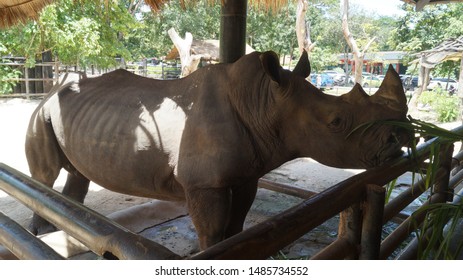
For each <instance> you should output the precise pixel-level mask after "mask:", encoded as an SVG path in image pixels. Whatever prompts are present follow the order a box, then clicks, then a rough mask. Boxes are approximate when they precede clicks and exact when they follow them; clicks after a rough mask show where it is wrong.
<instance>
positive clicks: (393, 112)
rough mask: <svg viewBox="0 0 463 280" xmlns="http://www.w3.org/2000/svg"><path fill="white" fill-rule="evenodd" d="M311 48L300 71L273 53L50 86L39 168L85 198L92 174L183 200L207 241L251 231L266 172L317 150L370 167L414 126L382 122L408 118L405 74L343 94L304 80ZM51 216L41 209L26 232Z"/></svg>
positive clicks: (345, 164)
mask: <svg viewBox="0 0 463 280" xmlns="http://www.w3.org/2000/svg"><path fill="white" fill-rule="evenodd" d="M309 74H310V64H309V60H308V56H307V54H306V53H303V55H302V56H301V58H300V60H299V62H298V64H297V65H296V67H295V68H294V70H293V71H289V70H285V69H283V68H282V66H281V65H280V63H279V59H278V56H277V55H276V54H275V53H274V52H271V51H269V52H264V53H260V52H254V53H252V54H249V55H245V56H243V57H242V58H240V59H239V60H238V61H236V62H235V63H230V64H217V65H211V66H207V67H204V68H201V69H199V70H197V71H196V72H194V73H192V74H191V75H189V76H187V77H185V78H182V79H178V80H166V81H161V80H154V79H150V78H145V77H141V76H137V75H134V74H132V73H130V72H127V71H125V70H116V71H114V72H111V73H108V74H105V75H103V76H101V77H97V78H88V79H83V80H81V81H79V82H74V83H71V84H69V85H66V86H65V87H63V88H61V89H60V90H58V91H57V92H55V93H52V94H50V95H49V96H47V97H46V98H45V99H44V100H43V101H42V102H41V104H40V105H39V106H38V108H37V109H36V110H35V112H34V113H33V115H32V117H31V121H30V125H29V127H28V131H27V137H26V155H27V160H28V163H29V167H30V172H31V176H32V177H33V178H34V179H36V180H38V181H40V182H42V183H43V184H45V185H47V186H50V187H52V186H53V184H54V181H55V180H56V178H57V176H58V174H59V172H60V170H61V169H62V168H65V169H66V170H67V171H68V178H67V181H66V184H65V187H64V189H63V194H65V195H67V196H69V197H71V198H73V199H75V200H77V201H79V202H83V200H84V197H85V195H86V193H87V191H88V186H89V181H90V180H91V181H93V182H95V183H97V184H99V185H101V186H103V187H105V188H107V189H109V190H112V191H115V192H120V193H125V194H130V195H135V196H143V197H150V198H154V199H162V200H181V201H186V204H187V207H188V211H189V214H190V216H191V218H192V221H193V223H194V226H195V229H196V231H197V234H198V238H199V244H200V248H201V249H205V248H207V247H209V246H211V245H213V244H215V243H217V242H219V241H221V240H223V239H225V238H227V237H229V236H232V235H234V234H236V233H239V232H240V231H242V229H243V223H244V220H245V217H246V215H247V213H248V211H249V209H250V207H251V204H252V203H253V200H254V198H255V195H256V190H257V183H258V180H259V178H261V177H262V176H263V175H265V174H266V173H268V172H269V171H271V170H273V169H275V168H277V167H279V166H280V165H282V164H283V163H285V162H288V161H290V160H292V159H295V158H299V157H311V158H313V159H315V160H317V161H318V162H320V163H322V164H325V165H329V166H334V167H338V168H370V167H375V166H378V165H381V164H383V163H385V162H387V161H389V160H391V159H393V158H395V157H397V156H399V155H400V154H401V152H402V150H401V148H402V146H403V145H404V144H405V143H406V141H407V136H406V133H402V132H401V131H399V130H398V129H397V128H395V127H392V126H388V125H384V124H383V125H379V124H378V125H376V126H375V127H373V128H370V129H368V130H366V131H363V133H362V130H356V131H355V132H353V133H351V132H352V130H353V129H354V128H356V127H357V126H359V125H361V124H364V123H368V122H371V121H377V120H397V121H402V120H406V114H407V110H408V109H407V104H406V97H405V94H404V91H403V87H402V84H401V81H400V78H399V76H398V74H397V73H396V72H395V71H394V70H393V69H392V68H390V69H389V70H388V72H387V75H386V77H385V79H384V81H383V83H382V85H381V87H380V88H379V90H378V91H377V93H376V94H374V95H372V96H369V95H368V94H366V93H365V91H364V90H363V89H362V87H361V86H360V85H358V84H357V85H355V86H354V87H353V89H352V90H351V91H350V92H349V93H347V94H345V95H342V96H333V95H328V94H325V93H323V92H321V91H320V90H319V89H317V88H316V87H315V86H313V85H312V84H311V83H309V82H308V81H307V80H306V77H307V76H309ZM52 227H53V226H51V225H50V224H49V223H48V222H46V221H45V220H43V219H42V218H40V217H39V216H37V215H35V216H34V217H33V220H32V222H31V225H30V230H31V231H32V232H33V233H35V234H38V233H43V232H47V231H50V230H51V229H52Z"/></svg>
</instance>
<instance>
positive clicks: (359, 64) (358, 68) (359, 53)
mask: <svg viewBox="0 0 463 280" xmlns="http://www.w3.org/2000/svg"><path fill="white" fill-rule="evenodd" d="M341 4H342V7H343V8H342V30H343V33H344V37H345V39H346V41H347V44H348V45H349V47H350V49H351V50H352V54H353V56H354V62H355V82H356V83H359V84H362V79H363V77H362V70H363V58H364V56H365V52H366V50H367V49H368V48H369V47H370V45H371V43H373V41H374V40H375V37H373V39H371V40H370V41H369V42H368V43H367V44H366V46H365V47H364V49H363V50H360V49H359V47H358V45H357V42H356V41H355V39H354V36H353V35H352V33H351V32H350V30H349V23H348V18H349V1H348V0H341Z"/></svg>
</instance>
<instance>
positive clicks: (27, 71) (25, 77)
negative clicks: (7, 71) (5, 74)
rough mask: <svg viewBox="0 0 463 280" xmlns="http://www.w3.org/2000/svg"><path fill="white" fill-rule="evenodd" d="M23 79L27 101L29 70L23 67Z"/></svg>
mask: <svg viewBox="0 0 463 280" xmlns="http://www.w3.org/2000/svg"><path fill="white" fill-rule="evenodd" d="M24 79H25V80H26V82H25V84H26V98H27V99H29V98H30V97H29V69H28V68H27V67H26V66H24Z"/></svg>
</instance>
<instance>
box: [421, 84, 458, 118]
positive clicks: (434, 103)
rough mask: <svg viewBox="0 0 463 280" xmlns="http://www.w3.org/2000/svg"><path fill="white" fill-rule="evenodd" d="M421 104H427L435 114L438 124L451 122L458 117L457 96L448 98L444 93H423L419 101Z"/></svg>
mask: <svg viewBox="0 0 463 280" xmlns="http://www.w3.org/2000/svg"><path fill="white" fill-rule="evenodd" d="M418 100H419V101H420V102H421V103H423V104H428V105H429V106H431V108H432V110H433V111H434V112H436V114H437V120H438V121H439V122H452V121H455V120H457V118H458V116H459V106H460V101H459V99H458V97H457V96H449V95H448V94H446V92H445V91H444V92H440V93H439V92H436V91H425V92H423V93H422V94H421V95H420V97H419V99H418Z"/></svg>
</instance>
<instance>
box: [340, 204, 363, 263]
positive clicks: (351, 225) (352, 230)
mask: <svg viewBox="0 0 463 280" xmlns="http://www.w3.org/2000/svg"><path fill="white" fill-rule="evenodd" d="M361 232H362V210H361V208H360V203H355V204H353V205H352V206H350V207H349V208H347V209H346V210H344V211H342V212H341V214H340V215H339V228H338V239H346V240H347V241H348V242H349V243H350V244H351V245H353V246H355V247H357V245H358V244H360V237H361ZM346 258H347V259H357V258H358V250H355V251H353V252H351V254H350V255H348V256H347V257H346Z"/></svg>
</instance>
